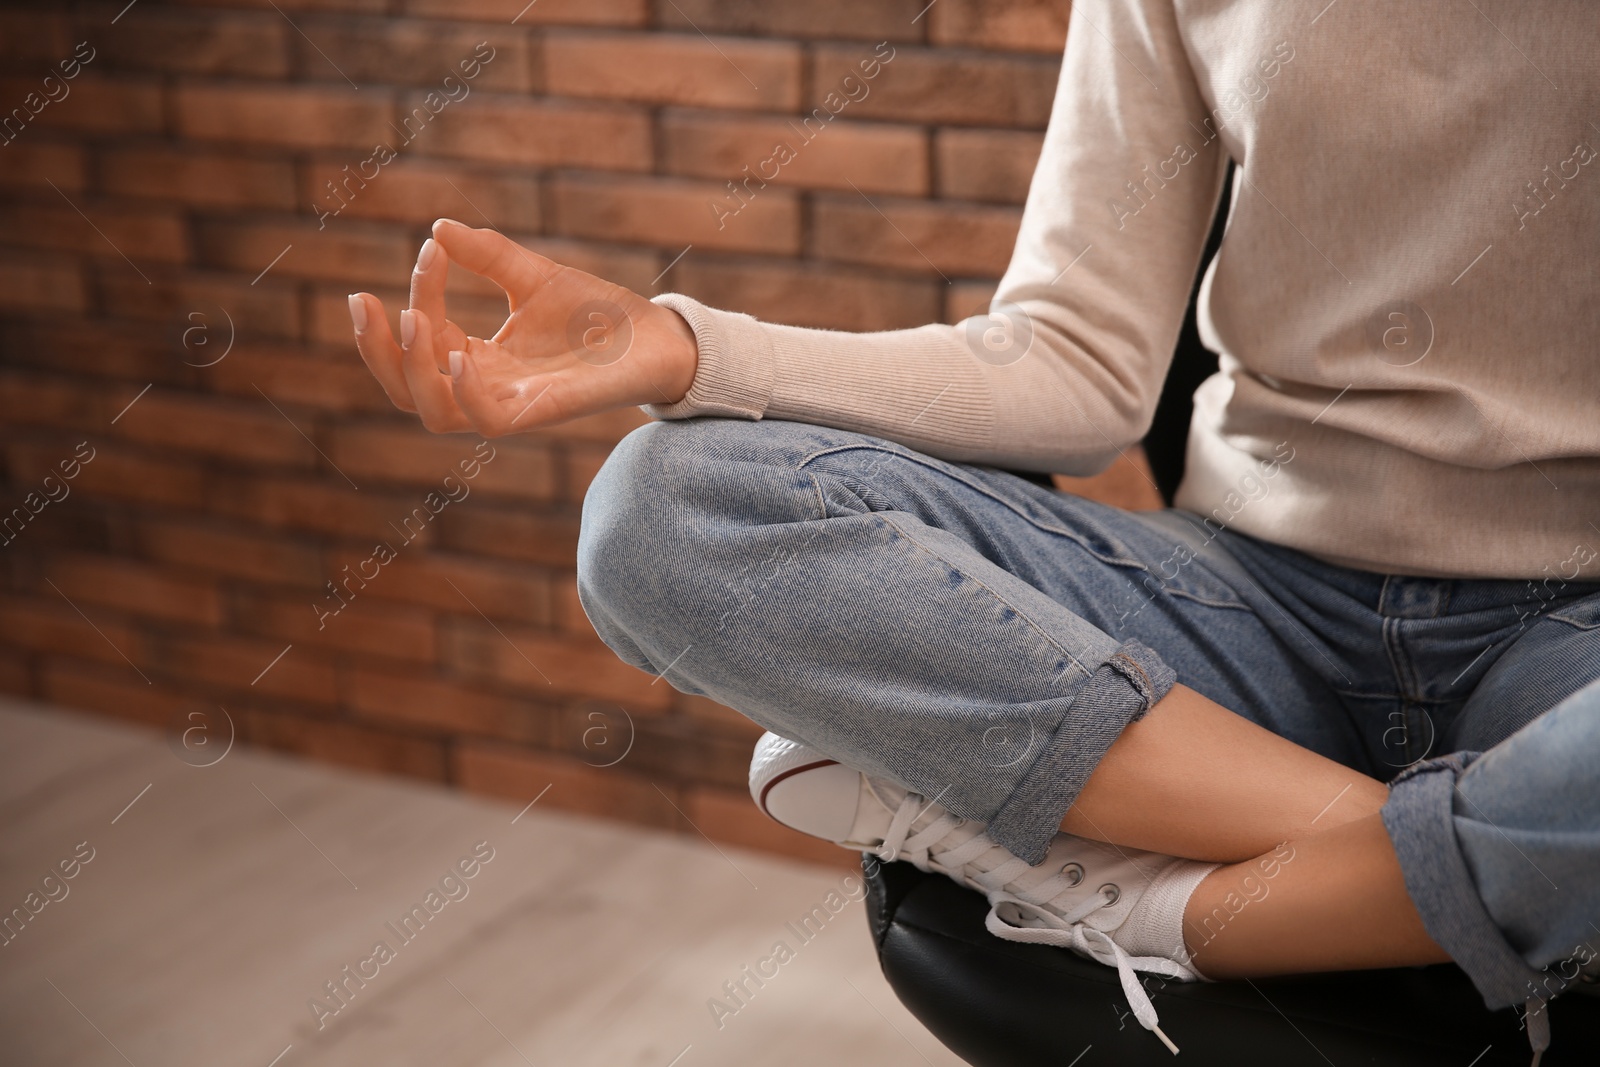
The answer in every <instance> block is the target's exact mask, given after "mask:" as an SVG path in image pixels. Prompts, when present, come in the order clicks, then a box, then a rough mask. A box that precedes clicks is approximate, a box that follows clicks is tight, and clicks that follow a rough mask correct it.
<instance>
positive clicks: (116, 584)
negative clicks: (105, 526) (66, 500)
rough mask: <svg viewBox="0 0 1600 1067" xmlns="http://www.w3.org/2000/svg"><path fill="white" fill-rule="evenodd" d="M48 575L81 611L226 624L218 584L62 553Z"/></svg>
mask: <svg viewBox="0 0 1600 1067" xmlns="http://www.w3.org/2000/svg"><path fill="white" fill-rule="evenodd" d="M45 574H46V576H47V577H48V578H49V580H50V581H52V582H54V583H55V585H56V587H57V588H58V589H59V590H60V591H61V592H62V593H65V594H66V595H67V596H68V597H70V598H72V599H73V600H74V601H76V602H77V603H79V604H80V605H88V604H98V605H100V606H102V607H108V608H117V609H119V610H121V611H125V612H128V613H130V614H133V615H140V616H144V617H147V618H154V619H165V620H168V621H170V622H188V623H194V624H196V625H199V626H216V625H218V624H219V623H221V622H222V600H221V598H220V597H219V596H218V595H217V588H216V586H215V585H214V584H213V583H212V582H210V581H207V580H205V579H198V578H190V577H186V576H184V575H183V574H182V573H181V572H178V571H174V570H172V569H168V568H165V567H152V566H150V565H149V564H147V563H139V562H137V561H134V560H128V559H119V558H116V557H113V556H91V555H79V554H71V555H66V554H62V553H59V552H57V553H54V554H52V555H51V557H50V559H49V561H48V563H47V565H46V568H45Z"/></svg>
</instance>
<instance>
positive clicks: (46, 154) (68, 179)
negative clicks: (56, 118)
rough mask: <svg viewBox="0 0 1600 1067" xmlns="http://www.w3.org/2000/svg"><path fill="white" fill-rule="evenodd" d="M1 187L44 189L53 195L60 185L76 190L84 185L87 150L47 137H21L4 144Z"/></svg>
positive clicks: (1, 145) (1, 152)
mask: <svg viewBox="0 0 1600 1067" xmlns="http://www.w3.org/2000/svg"><path fill="white" fill-rule="evenodd" d="M0 159H3V160H5V166H3V167H0V188H4V189H42V190H44V191H46V192H49V193H50V195H51V196H54V195H56V194H55V193H54V192H53V191H51V189H50V185H51V183H54V184H55V186H56V188H57V189H61V190H63V191H64V192H68V193H75V192H78V191H80V190H82V189H83V187H84V170H85V168H84V151H83V149H82V148H80V147H79V146H77V145H74V144H62V143H59V142H54V141H46V140H44V139H43V138H42V137H37V136H34V137H26V138H23V137H19V138H18V139H17V140H16V141H14V142H11V143H8V144H0Z"/></svg>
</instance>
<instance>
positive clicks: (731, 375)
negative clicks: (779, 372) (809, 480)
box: [643, 293, 776, 419]
mask: <svg viewBox="0 0 1600 1067" xmlns="http://www.w3.org/2000/svg"><path fill="white" fill-rule="evenodd" d="M651 302H652V303H655V304H659V305H661V306H662V307H665V308H670V309H671V310H673V311H676V312H677V313H678V314H679V315H682V316H683V318H684V321H685V322H687V323H688V324H689V328H690V329H692V330H693V331H694V337H695V344H696V345H697V346H698V348H699V360H700V361H699V366H698V367H697V368H696V370H695V375H694V382H693V383H692V384H691V385H690V386H689V392H688V393H687V394H685V395H684V398H683V399H682V400H679V401H678V402H677V403H674V404H645V405H643V408H644V410H645V413H646V414H648V415H650V416H652V417H653V418H657V419H686V418H690V417H692V416H695V415H721V416H724V417H728V418H738V419H759V418H761V416H762V415H763V414H765V413H766V410H767V405H768V403H769V402H770V401H771V399H772V387H773V382H774V379H775V376H776V375H775V370H774V366H773V356H772V344H771V341H770V340H769V338H768V336H767V333H766V329H765V327H764V326H763V325H762V323H761V322H760V321H759V320H757V319H754V318H752V317H750V316H749V315H742V314H739V313H738V312H734V311H716V310H713V309H712V308H708V307H706V306H705V305H704V304H702V303H700V302H699V301H698V300H692V299H690V298H689V297H687V296H683V295H682V294H680V293H663V294H662V295H660V296H658V297H655V298H653V300H652V301H651Z"/></svg>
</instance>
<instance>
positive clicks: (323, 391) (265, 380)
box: [206, 314, 394, 414]
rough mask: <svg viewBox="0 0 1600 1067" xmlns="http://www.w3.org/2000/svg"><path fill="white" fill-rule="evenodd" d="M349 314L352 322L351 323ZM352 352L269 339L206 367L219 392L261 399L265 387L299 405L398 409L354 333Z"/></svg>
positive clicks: (285, 402)
mask: <svg viewBox="0 0 1600 1067" xmlns="http://www.w3.org/2000/svg"><path fill="white" fill-rule="evenodd" d="M348 318H349V316H348V314H347V315H346V323H347V328H348ZM345 341H346V344H347V345H348V346H349V352H348V354H346V355H344V356H342V357H333V356H329V357H325V358H320V359H306V358H304V357H303V355H302V350H300V349H289V350H283V351H279V350H276V349H273V348H271V347H268V346H265V345H246V344H243V343H240V344H238V345H237V346H236V347H235V348H234V350H233V351H232V352H230V353H228V356H227V358H225V359H224V360H223V361H222V362H220V363H218V364H216V365H215V366H213V367H208V368H206V373H207V375H208V384H210V385H211V386H212V388H214V389H216V390H217V391H218V392H224V393H230V394H234V395H237V396H243V397H252V398H254V399H256V400H258V401H259V400H260V399H261V393H258V392H256V389H257V388H258V387H259V388H260V390H261V392H262V393H266V394H267V395H268V396H270V397H272V398H273V400H275V401H277V403H278V405H279V406H280V407H284V408H286V409H287V408H288V406H289V405H295V406H297V407H302V408H308V407H309V408H317V409H319V410H321V411H325V412H330V413H335V414H348V413H352V412H378V411H393V410H394V405H393V404H391V403H390V402H389V398H388V396H387V395H385V394H384V391H383V387H382V386H381V385H379V384H378V380H377V379H376V378H374V377H373V376H372V372H371V371H369V370H368V369H367V365H366V364H365V363H363V362H361V357H360V356H359V355H357V354H356V352H355V341H354V340H353V339H352V338H350V337H349V336H348V335H347V336H346V338H345Z"/></svg>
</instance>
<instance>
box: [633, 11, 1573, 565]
mask: <svg viewBox="0 0 1600 1067" xmlns="http://www.w3.org/2000/svg"><path fill="white" fill-rule="evenodd" d="M1175 9H1176V10H1175ZM1597 57H1600V13H1597V11H1596V9H1595V7H1594V6H1593V4H1592V3H1589V2H1588V0H1566V2H1558V0H1536V2H1527V0H1517V2H1513V0H1468V2H1463V3H1453V2H1445V0H1406V2H1405V3H1395V2H1392V0H1336V2H1335V3H1333V4H1329V3H1328V2H1327V0H1296V2H1285V0H1176V2H1174V0H1165V2H1163V0H1077V2H1076V3H1075V4H1074V5H1073V14H1072V24H1071V26H1070V29H1069V33H1068V41H1067V49H1066V57H1065V63H1064V65H1063V68H1062V73H1061V82H1060V87H1059V90H1058V92H1057V95H1056V101H1055V109H1054V112H1053V113H1052V116H1051V119H1050V125H1049V131H1048V133H1047V135H1046V139H1045V145H1044V151H1043V154H1042V157H1041V159H1040V161H1039V167H1038V170H1037V172H1036V173H1035V175H1034V179H1033V186H1032V189H1031V191H1030V193H1029V196H1028V203H1027V209H1026V211H1025V213H1024V218H1023V223H1022V230H1021V233H1020V235H1019V236H1018V238H1017V245H1016V250H1015V252H1014V253H1013V256H1012V260H1011V264H1010V267H1009V268H1008V269H1007V271H1006V274H1005V277H1004V279H1003V280H1002V281H1001V283H1000V287H999V291H998V293H997V295H996V298H995V300H996V302H995V304H994V305H993V307H992V308H991V312H990V315H989V316H988V317H979V318H976V319H973V320H968V321H967V322H966V323H962V324H959V325H955V326H947V325H929V326H923V327H920V328H917V329H910V330H896V331H890V332H884V333H873V334H850V333H840V332H834V331H826V330H814V329H800V328H795V327H788V326H777V325H771V324H767V323H762V322H758V321H756V320H755V319H752V318H750V317H749V316H746V315H741V314H737V313H733V312H727V311H717V310H712V309H709V308H706V307H705V306H703V305H701V304H699V303H697V302H696V301H693V300H691V299H689V298H687V297H684V296H681V295H676V294H669V295H666V296H662V297H658V298H657V300H658V301H659V302H660V303H662V304H664V305H666V306H668V307H671V308H673V309H675V310H677V311H678V312H679V313H680V314H682V315H683V316H684V317H685V318H686V319H687V320H688V322H689V323H690V325H691V326H692V327H693V328H694V331H695V334H696V337H697V338H698V341H699V348H700V366H699V370H698V373H697V375H696V378H695V381H694V386H693V388H692V389H691V390H690V391H689V394H688V396H687V397H685V398H684V400H682V401H681V402H679V403H677V404H673V405H670V406H653V407H650V408H648V409H647V410H649V411H650V412H651V413H652V414H654V415H656V416H658V417H662V418H677V417H683V416H690V415H724V416H734V417H739V418H751V419H758V418H762V417H766V418H780V419H793V420H799V421H805V422H812V423H818V424H823V425H828V426H835V427H840V428H844V429H850V430H859V431H863V432H866V433H871V434H877V435H880V436H883V437H887V438H891V439H894V440H896V441H900V442H902V443H904V444H906V445H909V446H911V447H914V448H917V449H921V450H923V451H925V452H927V453H930V454H932V455H935V456H940V457H944V458H947V459H952V460H961V461H970V462H978V463H985V464H992V465H996V466H1006V467H1016V468H1024V469H1030V470H1039V471H1053V472H1058V473H1068V474H1085V473H1092V472H1093V471H1095V470H1098V469H1100V468H1101V467H1103V466H1104V465H1105V464H1106V463H1108V462H1109V461H1110V460H1111V459H1112V458H1114V457H1115V455H1116V454H1117V451H1118V450H1119V449H1125V448H1127V447H1129V446H1130V445H1132V444H1133V443H1135V442H1136V441H1138V440H1139V439H1140V438H1141V437H1142V436H1143V434H1144V432H1145V430H1146V427H1147V426H1148V424H1149V421H1150V418H1151V413H1152V411H1153V409H1154V407H1155V403H1156V398H1157V396H1158V395H1159V393H1160V388H1161V382H1162V380H1163V377H1164V376H1165V374H1166V370H1167V366H1168V364H1169V362H1170V359H1171V353H1172V350H1173V347H1174V344H1175V341H1176V338H1177V335H1178V331H1179V327H1180V325H1181V323H1182V319H1183V314H1184V308H1185V302H1186V299H1187V296H1188V292H1189V286H1190V284H1191V282H1192V280H1193V277H1194V272H1195V270H1196V268H1197V266H1198V262H1199V257H1200V254H1201V251H1202V247H1203V244H1204V240H1205V236H1206V233H1207V230H1208V227H1209V222H1210V219H1211V216H1212V213H1213V209H1214V208H1215V206H1216V204H1217V202H1218V198H1219V196H1220V195H1221V194H1222V192H1223V190H1222V189H1221V185H1222V176H1223V174H1224V172H1225V164H1226V159H1227V158H1228V157H1232V158H1233V159H1235V160H1237V161H1238V162H1239V164H1240V167H1239V171H1238V174H1237V177H1236V179H1235V181H1234V183H1233V189H1232V191H1231V196H1232V211H1231V216H1230V219H1229V224H1228V230H1227V234H1226V236H1225V238H1224V240H1223V243H1222V250H1221V252H1220V253H1219V255H1218V257H1217V258H1216V260H1215V261H1214V262H1213V263H1212V265H1211V267H1210V269H1209V270H1208V271H1207V273H1206V277H1205V280H1204V285H1203V289H1202V293H1201V304H1200V309H1201V335H1202V337H1203V338H1204V339H1205V341H1206V343H1207V345H1209V346H1210V347H1212V348H1214V349H1215V350H1216V351H1218V352H1219V353H1221V364H1222V369H1221V371H1220V372H1219V373H1218V374H1217V375H1215V376H1213V377H1212V378H1211V379H1209V380H1208V381H1207V382H1206V383H1205V384H1204V385H1202V386H1201V388H1200V390H1199V391H1198V392H1197V393H1196V395H1195V415H1194V422H1193V427H1192V429H1191V432H1190V440H1189V455H1188V472H1187V476H1186V478H1185V481H1184V483H1183V486H1182V488H1181V490H1180V491H1179V494H1178V501H1177V502H1178V506H1179V507H1182V508H1185V509H1188V510H1190V511H1193V512H1196V513H1199V514H1202V515H1206V516H1209V517H1210V520H1211V522H1212V524H1213V525H1214V526H1225V527H1228V528H1230V529H1234V530H1238V531H1242V532H1244V533H1247V534H1250V535H1253V536H1255V537H1259V538H1263V539H1266V540H1269V541H1273V542H1277V543H1279V544H1283V545H1288V546H1291V547H1293V548H1297V549H1301V550H1303V551H1306V552H1309V553H1312V554H1314V555H1317V556H1320V557H1323V558H1327V559H1332V560H1335V561H1338V562H1343V563H1347V564H1350V565H1353V566H1358V567H1364V568H1367V569H1370V570H1377V571H1384V572H1393V573H1411V574H1426V575H1438V576H1463V577H1467V576H1477V577H1527V578H1536V577H1544V578H1547V579H1549V578H1551V577H1554V578H1556V579H1558V580H1571V579H1572V578H1574V577H1581V578H1583V579H1593V578H1597V577H1600V552H1597V551H1596V548H1597V547H1600V405H1597V403H1596V401H1597V399H1600V361H1597V359H1596V351H1597V344H1600V331H1597V327H1600V299H1597V296H1600V293H1597V292H1596V289H1597V286H1596V278H1597V263H1596V252H1597V251H1600V160H1597V158H1596V151H1595V148H1594V146H1596V145H1600V126H1597V125H1596V123H1597V122H1600V59H1597ZM886 76H888V77H893V76H894V73H893V71H892V70H890V71H888V72H887V73H886Z"/></svg>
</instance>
